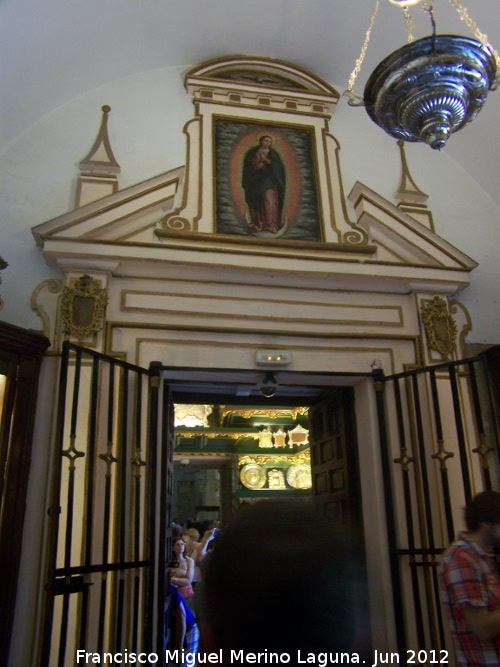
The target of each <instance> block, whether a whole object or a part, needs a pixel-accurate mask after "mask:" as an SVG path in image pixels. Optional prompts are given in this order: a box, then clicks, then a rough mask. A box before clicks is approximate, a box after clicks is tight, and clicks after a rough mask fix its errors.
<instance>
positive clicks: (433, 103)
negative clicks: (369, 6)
mask: <svg viewBox="0 0 500 667" xmlns="http://www.w3.org/2000/svg"><path fill="white" fill-rule="evenodd" d="M449 1H450V3H451V4H452V5H454V6H455V8H456V9H457V11H458V13H459V15H460V17H461V19H462V20H464V21H465V22H466V24H467V25H468V26H469V28H471V30H472V32H473V33H474V36H475V37H476V38H477V39H473V38H470V37H464V36H461V35H437V34H436V24H435V21H434V13H433V5H432V2H431V1H430V0H389V2H390V3H391V4H394V5H398V6H400V7H401V8H403V10H404V13H405V19H406V25H407V32H408V43H407V44H406V45H405V46H403V47H401V48H399V49H397V50H396V51H394V52H393V53H391V54H390V55H389V56H387V57H386V58H384V60H382V62H381V63H380V64H379V65H378V66H377V67H376V68H375V70H374V71H373V72H372V74H371V75H370V77H369V78H368V81H367V83H366V86H365V90H364V95H363V98H359V97H358V96H356V95H354V93H353V85H354V81H355V78H356V76H357V74H358V72H359V70H360V68H361V64H362V61H363V58H364V55H365V52H366V48H367V46H368V42H369V39H370V35H371V30H372V28H373V24H374V21H375V17H376V15H377V11H378V7H379V2H380V0H377V2H376V6H375V10H374V12H373V15H372V19H371V22H370V26H369V28H368V31H367V33H366V37H365V42H364V44H363V49H362V51H361V56H360V58H359V59H358V61H357V62H356V67H355V69H354V71H353V73H352V74H351V78H350V80H349V86H348V89H347V90H346V92H345V93H344V94H345V95H348V96H349V98H350V99H349V104H351V105H352V106H361V105H363V106H365V108H366V111H367V113H368V115H369V116H370V118H371V119H372V120H373V121H374V122H375V123H376V124H377V125H378V126H379V127H381V128H382V129H383V130H385V132H387V133H388V134H390V135H391V136H393V137H395V138H396V139H401V140H403V141H410V142H419V141H420V142H425V143H427V144H428V145H429V146H431V148H434V149H441V148H443V146H444V145H445V144H446V141H447V140H448V138H449V137H450V135H451V134H452V133H453V132H457V131H458V130H460V129H462V128H463V127H465V126H466V125H468V124H469V123H470V122H471V121H472V120H474V118H475V117H476V116H477V114H478V113H479V111H480V110H481V109H482V107H483V105H484V103H485V101H486V98H487V96H488V92H489V91H490V90H495V89H496V87H497V85H498V83H499V80H498V78H499V76H500V67H499V61H498V54H497V53H496V52H495V51H494V50H493V49H492V47H491V46H490V45H489V44H488V41H487V38H486V36H485V35H483V34H482V33H480V32H479V30H478V29H477V26H476V24H475V23H474V21H472V19H470V17H469V15H468V13H467V10H466V9H465V8H464V7H463V6H462V4H461V3H460V0H449ZM420 2H422V4H423V8H424V10H425V11H427V12H428V13H429V16H430V18H431V23H432V34H431V35H430V36H428V37H424V38H423V39H419V40H416V41H415V40H414V38H413V35H412V32H411V31H412V22H411V17H410V15H409V11H408V7H409V6H410V5H414V4H418V3H420Z"/></svg>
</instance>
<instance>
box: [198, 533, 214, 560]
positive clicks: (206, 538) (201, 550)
mask: <svg viewBox="0 0 500 667" xmlns="http://www.w3.org/2000/svg"><path fill="white" fill-rule="evenodd" d="M214 531H215V528H211V529H210V530H207V531H205V533H204V534H203V538H202V540H201V542H200V545H199V547H198V549H197V559H196V562H197V563H199V562H200V561H201V560H203V558H204V557H205V556H206V554H207V547H208V545H209V544H210V542H211V541H212V540H213V538H214Z"/></svg>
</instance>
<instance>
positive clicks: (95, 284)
mask: <svg viewBox="0 0 500 667" xmlns="http://www.w3.org/2000/svg"><path fill="white" fill-rule="evenodd" d="M100 285H101V283H100V282H99V281H98V280H95V279H94V278H92V277H91V276H88V275H86V274H85V275H83V276H82V277H81V278H77V279H76V280H75V282H74V285H73V287H72V288H71V287H64V288H63V293H62V297H61V316H62V322H63V332H64V333H65V334H69V335H71V336H74V337H75V338H76V339H77V340H83V339H84V338H86V337H87V336H88V335H89V334H90V333H91V332H96V333H97V332H99V331H101V330H102V329H103V327H104V313H105V310H106V306H107V303H108V295H107V292H106V290H105V289H102V288H101V286H100ZM91 302H92V303H91Z"/></svg>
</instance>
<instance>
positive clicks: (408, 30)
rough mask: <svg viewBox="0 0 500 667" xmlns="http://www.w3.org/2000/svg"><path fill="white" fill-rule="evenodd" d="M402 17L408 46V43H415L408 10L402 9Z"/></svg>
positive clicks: (413, 26) (413, 25)
mask: <svg viewBox="0 0 500 667" xmlns="http://www.w3.org/2000/svg"><path fill="white" fill-rule="evenodd" d="M404 15H405V30H406V34H407V35H408V44H410V42H414V41H415V35H414V32H415V24H414V23H413V19H412V17H411V14H410V10H409V9H408V7H405V8H404Z"/></svg>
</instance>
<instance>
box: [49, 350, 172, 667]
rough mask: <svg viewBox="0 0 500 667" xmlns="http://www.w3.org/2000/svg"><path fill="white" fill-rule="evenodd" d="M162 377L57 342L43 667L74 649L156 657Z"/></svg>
mask: <svg viewBox="0 0 500 667" xmlns="http://www.w3.org/2000/svg"><path fill="white" fill-rule="evenodd" d="M160 371H161V364H158V363H153V364H151V366H150V368H149V369H145V368H140V367H138V366H134V365H132V364H129V363H126V362H123V361H120V360H118V359H115V358H113V357H108V356H105V355H102V354H99V353H96V352H93V351H91V350H88V349H85V348H83V347H78V346H76V345H73V344H70V343H68V342H66V343H65V344H64V346H63V351H62V362H61V375H60V387H59V397H58V411H57V424H56V433H55V440H56V446H55V450H54V451H55V454H54V466H53V469H54V473H53V483H52V500H51V505H50V509H49V515H50V518H51V532H50V546H49V555H48V564H49V565H48V577H47V584H46V604H45V616H44V636H43V647H42V655H41V664H42V665H44V666H45V665H50V666H51V667H53V666H56V665H57V666H58V667H63V666H66V665H70V664H76V657H77V651H78V650H79V649H80V650H86V651H88V652H95V653H99V654H100V655H102V654H103V653H104V652H110V653H113V654H116V653H118V652H123V654H124V655H126V653H127V652H128V653H129V654H130V653H132V652H135V653H139V652H144V653H146V654H149V653H151V652H155V653H157V654H158V653H159V652H160V651H162V650H163V643H164V614H163V609H164V592H165V588H164V587H165V577H164V563H165V544H166V540H165V537H166V526H167V520H168V519H167V517H166V516H165V514H163V517H161V514H162V512H164V501H165V493H166V487H165V482H164V480H165V479H166V477H167V475H166V474H163V473H164V472H165V471H166V470H167V468H168V460H169V457H171V452H170V453H169V452H168V451H167V449H168V448H167V447H162V446H159V443H160V437H161V431H162V428H164V426H165V425H164V419H165V415H164V412H165V411H164V410H163V406H162V410H160V407H159V406H160V399H161V393H162V386H161V382H160ZM160 412H161V413H162V416H163V420H162V419H161V418H160ZM162 421H163V423H162ZM162 519H163V520H162ZM123 661H124V662H126V660H123ZM160 664H161V662H160Z"/></svg>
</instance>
